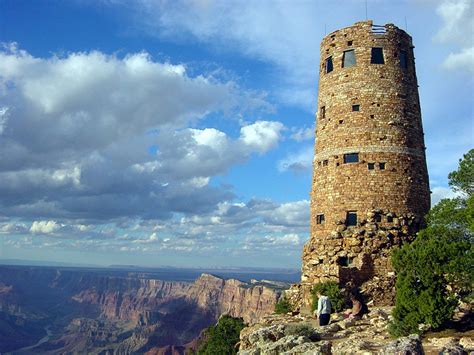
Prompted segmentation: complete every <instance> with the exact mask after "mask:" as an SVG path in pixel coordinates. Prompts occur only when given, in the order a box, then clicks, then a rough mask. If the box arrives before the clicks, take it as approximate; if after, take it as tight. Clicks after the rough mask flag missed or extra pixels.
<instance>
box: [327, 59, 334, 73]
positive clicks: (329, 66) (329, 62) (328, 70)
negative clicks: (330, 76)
mask: <svg viewBox="0 0 474 355" xmlns="http://www.w3.org/2000/svg"><path fill="white" fill-rule="evenodd" d="M333 69H334V68H333V65H332V57H329V58H326V74H327V73H330V72H332V70H333Z"/></svg>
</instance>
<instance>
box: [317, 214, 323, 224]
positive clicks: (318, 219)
mask: <svg viewBox="0 0 474 355" xmlns="http://www.w3.org/2000/svg"><path fill="white" fill-rule="evenodd" d="M324 220H325V219H324V214H322V213H321V214H318V215H316V224H323V223H324Z"/></svg>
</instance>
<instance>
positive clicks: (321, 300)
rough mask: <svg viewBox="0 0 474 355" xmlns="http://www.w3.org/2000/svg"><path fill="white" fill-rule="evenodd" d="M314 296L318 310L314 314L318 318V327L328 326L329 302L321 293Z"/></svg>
mask: <svg viewBox="0 0 474 355" xmlns="http://www.w3.org/2000/svg"><path fill="white" fill-rule="evenodd" d="M316 295H317V296H318V309H317V310H316V312H315V313H316V315H317V317H318V318H319V325H328V324H329V319H330V316H331V300H330V299H329V297H328V296H324V295H323V294H321V292H318V293H317V294H316Z"/></svg>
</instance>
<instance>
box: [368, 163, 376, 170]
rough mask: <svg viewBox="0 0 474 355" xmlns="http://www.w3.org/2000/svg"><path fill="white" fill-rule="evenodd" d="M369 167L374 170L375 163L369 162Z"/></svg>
mask: <svg viewBox="0 0 474 355" xmlns="http://www.w3.org/2000/svg"><path fill="white" fill-rule="evenodd" d="M367 169H369V170H374V169H375V163H367Z"/></svg>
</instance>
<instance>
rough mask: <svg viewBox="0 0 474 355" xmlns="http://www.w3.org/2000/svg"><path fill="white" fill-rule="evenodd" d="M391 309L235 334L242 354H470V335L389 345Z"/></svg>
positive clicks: (277, 320)
mask: <svg viewBox="0 0 474 355" xmlns="http://www.w3.org/2000/svg"><path fill="white" fill-rule="evenodd" d="M390 313H391V308H390V307H379V308H374V309H372V310H371V312H370V313H369V314H367V315H365V316H364V317H363V319H360V320H348V319H343V317H342V315H341V314H334V315H333V316H332V319H331V323H330V324H329V325H327V326H325V327H320V326H319V325H317V320H316V319H314V318H312V317H309V316H304V315H296V316H294V315H289V314H288V315H272V316H268V317H265V318H264V320H263V321H262V322H261V323H259V324H255V325H253V326H251V327H247V328H245V329H243V330H242V332H241V333H240V351H239V354H241V355H264V354H265V355H277V354H287V355H290V354H387V355H388V354H400V355H401V354H407V355H411V354H473V355H474V341H473V340H472V339H473V335H474V333H473V332H472V331H471V332H468V333H464V334H463V333H457V334H455V335H451V336H449V337H447V336H445V337H442V336H440V335H439V334H437V335H433V336H432V337H430V336H427V337H425V338H423V339H421V338H420V336H418V335H411V336H409V337H405V338H400V339H397V340H393V339H392V338H390V336H389V334H388V331H387V325H388V321H389V320H390V317H391V316H390Z"/></svg>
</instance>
